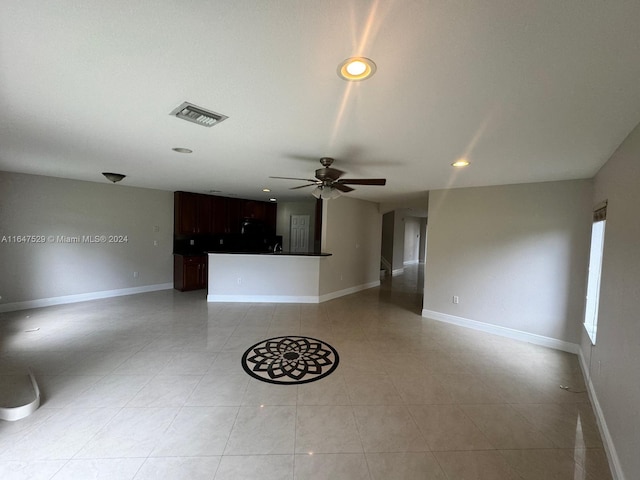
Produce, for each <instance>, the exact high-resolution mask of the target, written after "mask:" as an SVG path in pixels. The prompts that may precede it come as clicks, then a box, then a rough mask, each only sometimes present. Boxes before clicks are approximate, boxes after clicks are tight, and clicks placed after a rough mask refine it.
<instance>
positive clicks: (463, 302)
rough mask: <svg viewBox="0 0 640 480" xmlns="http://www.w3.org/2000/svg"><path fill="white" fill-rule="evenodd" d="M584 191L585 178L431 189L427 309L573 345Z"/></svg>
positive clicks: (587, 199)
mask: <svg viewBox="0 0 640 480" xmlns="http://www.w3.org/2000/svg"><path fill="white" fill-rule="evenodd" d="M592 189H593V186H592V182H591V181H589V180H575V181H563V182H547V183H535V184H523V185H507V186H497V187H481V188H462V189H455V190H438V191H433V192H431V194H430V200H429V227H428V237H429V238H428V242H429V247H428V252H427V256H426V267H425V295H424V309H425V311H424V313H425V315H426V316H432V313H433V312H435V313H437V314H445V315H450V316H453V317H456V318H461V319H466V320H472V321H476V322H482V323H484V324H490V325H495V326H498V327H503V328H508V329H515V330H517V331H521V332H527V333H529V334H534V335H540V336H543V337H547V338H550V339H557V340H558V341H560V342H568V343H570V344H572V345H573V347H574V349H576V348H575V344H577V343H578V342H579V340H580V335H581V331H580V328H581V326H580V325H581V318H582V313H583V309H584V294H585V285H586V275H587V265H586V264H587V259H588V255H589V237H590V232H591V203H592V200H591V198H592ZM454 295H457V296H459V299H460V303H459V304H453V302H452V297H453V296H454Z"/></svg>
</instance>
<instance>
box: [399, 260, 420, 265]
mask: <svg viewBox="0 0 640 480" xmlns="http://www.w3.org/2000/svg"><path fill="white" fill-rule="evenodd" d="M402 264H403V265H417V264H418V260H409V261H408V262H402Z"/></svg>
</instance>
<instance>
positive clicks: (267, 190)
mask: <svg viewBox="0 0 640 480" xmlns="http://www.w3.org/2000/svg"><path fill="white" fill-rule="evenodd" d="M262 191H263V192H270V191H271V190H270V189H269V188H263V189H262Z"/></svg>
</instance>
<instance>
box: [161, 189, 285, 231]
mask: <svg viewBox="0 0 640 480" xmlns="http://www.w3.org/2000/svg"><path fill="white" fill-rule="evenodd" d="M277 208H278V206H277V204H275V203H270V202H261V201H258V200H245V199H241V198H231V197H219V196H216V195H204V194H201V193H190V192H174V234H176V235H182V236H192V235H224V234H238V233H240V231H241V226H242V221H243V219H245V218H250V219H253V220H258V221H260V222H263V223H264V225H265V227H266V229H267V232H271V233H272V234H274V233H275V231H276V213H277Z"/></svg>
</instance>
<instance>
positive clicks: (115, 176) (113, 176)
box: [102, 172, 126, 183]
mask: <svg viewBox="0 0 640 480" xmlns="http://www.w3.org/2000/svg"><path fill="white" fill-rule="evenodd" d="M102 175H104V176H105V178H106V179H107V180H109V181H110V182H113V183H117V182H119V181H121V180H122V179H123V178H124V177H126V175H123V174H121V173H111V172H102Z"/></svg>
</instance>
